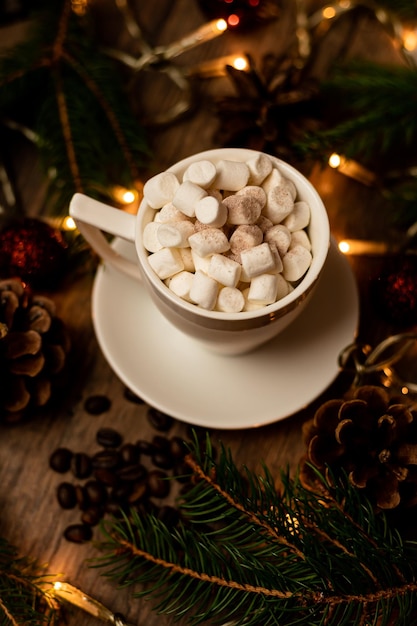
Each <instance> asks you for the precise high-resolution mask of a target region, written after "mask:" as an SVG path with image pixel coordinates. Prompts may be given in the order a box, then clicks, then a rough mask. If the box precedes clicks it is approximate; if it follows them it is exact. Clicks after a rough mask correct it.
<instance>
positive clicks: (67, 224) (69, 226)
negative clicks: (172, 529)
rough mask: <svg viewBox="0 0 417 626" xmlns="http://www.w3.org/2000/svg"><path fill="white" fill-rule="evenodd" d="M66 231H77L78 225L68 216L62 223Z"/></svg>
mask: <svg viewBox="0 0 417 626" xmlns="http://www.w3.org/2000/svg"><path fill="white" fill-rule="evenodd" d="M62 226H63V228H64V230H75V229H76V228H77V225H76V223H75V221H74V220H73V219H72V217H71V216H70V215H67V216H66V217H65V218H64V220H63V223H62Z"/></svg>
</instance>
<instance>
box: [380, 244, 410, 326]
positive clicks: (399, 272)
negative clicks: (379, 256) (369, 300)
mask: <svg viewBox="0 0 417 626" xmlns="http://www.w3.org/2000/svg"><path fill="white" fill-rule="evenodd" d="M375 296H376V297H375V302H376V305H377V306H378V308H379V310H380V312H381V313H382V315H383V316H384V317H385V318H386V319H387V320H388V321H390V322H392V323H394V324H397V325H399V326H410V325H413V324H417V256H414V255H409V256H406V257H401V258H400V259H399V260H398V261H397V262H396V263H394V264H393V263H391V264H390V268H389V270H387V271H386V272H385V273H384V274H382V275H381V276H380V277H379V278H378V280H377V281H376V283H375Z"/></svg>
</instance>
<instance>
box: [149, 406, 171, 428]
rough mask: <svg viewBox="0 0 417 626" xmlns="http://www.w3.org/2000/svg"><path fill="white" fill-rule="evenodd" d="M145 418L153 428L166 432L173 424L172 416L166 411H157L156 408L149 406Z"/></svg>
mask: <svg viewBox="0 0 417 626" xmlns="http://www.w3.org/2000/svg"><path fill="white" fill-rule="evenodd" d="M147 418H148V421H149V423H150V425H151V426H153V428H155V430H159V431H161V432H167V431H168V430H170V429H171V428H172V426H173V424H174V418H173V417H171V416H170V415H167V414H166V413H162V411H158V409H154V408H150V409H149V411H148V413H147Z"/></svg>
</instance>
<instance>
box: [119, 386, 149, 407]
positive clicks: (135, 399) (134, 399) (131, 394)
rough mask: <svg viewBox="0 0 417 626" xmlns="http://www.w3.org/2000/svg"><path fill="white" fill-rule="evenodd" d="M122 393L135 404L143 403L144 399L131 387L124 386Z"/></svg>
mask: <svg viewBox="0 0 417 626" xmlns="http://www.w3.org/2000/svg"><path fill="white" fill-rule="evenodd" d="M123 395H124V397H125V398H126V400H128V401H129V402H134V403H135V404H145V402H144V400H142V398H140V397H139V396H137V395H136V394H135V393H134V392H133V391H132V390H131V389H129V387H126V388H125V390H124V394H123Z"/></svg>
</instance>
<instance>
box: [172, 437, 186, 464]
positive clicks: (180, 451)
mask: <svg viewBox="0 0 417 626" xmlns="http://www.w3.org/2000/svg"><path fill="white" fill-rule="evenodd" d="M169 451H170V453H171V455H172V456H173V458H174V459H176V460H177V459H183V458H184V456H185V455H186V454H188V452H189V450H188V446H187V444H186V442H185V441H184V439H181V437H171V439H170V441H169Z"/></svg>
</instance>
